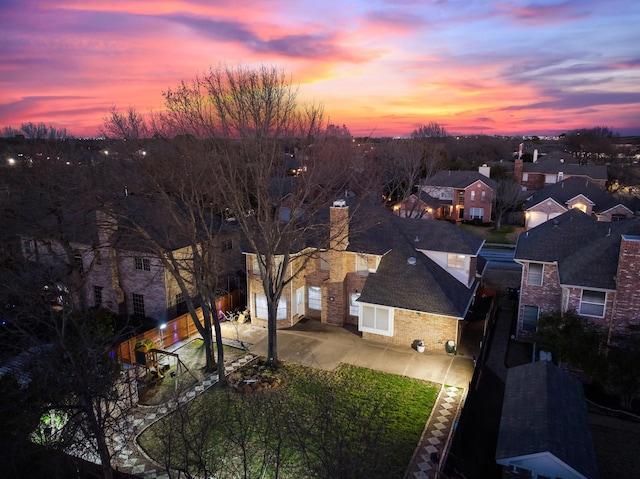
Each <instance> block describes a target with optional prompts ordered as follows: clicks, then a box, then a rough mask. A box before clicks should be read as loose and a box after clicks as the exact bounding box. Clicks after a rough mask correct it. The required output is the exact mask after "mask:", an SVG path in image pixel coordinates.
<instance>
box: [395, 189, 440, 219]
mask: <svg viewBox="0 0 640 479" xmlns="http://www.w3.org/2000/svg"><path fill="white" fill-rule="evenodd" d="M442 206H443V205H442V204H441V203H440V200H439V199H437V198H434V197H433V196H431V195H430V194H428V193H426V192H424V191H419V192H417V193H413V194H411V195H410V196H409V198H407V199H406V200H405V201H402V202H400V203H397V204H395V205H393V212H394V214H396V215H397V216H400V217H402V218H420V219H424V220H432V219H443V218H440V217H438V215H439V214H440V213H441V212H442V210H441V207H442Z"/></svg>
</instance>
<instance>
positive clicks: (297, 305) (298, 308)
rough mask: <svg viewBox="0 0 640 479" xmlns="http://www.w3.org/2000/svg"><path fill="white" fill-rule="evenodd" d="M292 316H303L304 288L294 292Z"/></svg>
mask: <svg viewBox="0 0 640 479" xmlns="http://www.w3.org/2000/svg"><path fill="white" fill-rule="evenodd" d="M292 313H293V315H294V316H295V315H296V314H304V286H301V287H300V288H298V289H297V290H296V300H295V301H294V303H293V311H292Z"/></svg>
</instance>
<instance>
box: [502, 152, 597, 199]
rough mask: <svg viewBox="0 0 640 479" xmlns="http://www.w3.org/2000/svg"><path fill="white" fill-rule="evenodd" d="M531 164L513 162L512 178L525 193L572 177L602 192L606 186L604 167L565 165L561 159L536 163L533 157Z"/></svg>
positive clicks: (535, 158) (550, 159)
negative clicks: (596, 187) (587, 182)
mask: <svg viewBox="0 0 640 479" xmlns="http://www.w3.org/2000/svg"><path fill="white" fill-rule="evenodd" d="M534 160H535V161H534V162H533V163H528V162H527V163H525V162H524V161H522V160H521V159H518V160H515V163H514V166H513V176H514V177H515V178H516V180H518V183H520V185H522V189H523V190H525V191H535V190H541V189H542V188H544V187H545V186H547V185H552V184H554V183H558V182H560V181H563V180H566V179H568V178H572V177H580V178H583V179H585V180H589V181H590V182H592V183H593V184H595V185H596V186H598V187H600V188H602V189H603V190H604V189H605V188H606V186H607V179H608V176H607V167H606V165H583V164H577V163H567V162H565V160H564V159H562V158H556V159H552V158H549V159H545V160H541V161H537V157H536V156H535V155H534Z"/></svg>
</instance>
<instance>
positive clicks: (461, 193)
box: [458, 190, 464, 206]
mask: <svg viewBox="0 0 640 479" xmlns="http://www.w3.org/2000/svg"><path fill="white" fill-rule="evenodd" d="M458 204H459V205H460V206H464V190H460V191H458Z"/></svg>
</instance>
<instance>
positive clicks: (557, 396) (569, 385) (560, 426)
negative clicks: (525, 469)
mask: <svg viewBox="0 0 640 479" xmlns="http://www.w3.org/2000/svg"><path fill="white" fill-rule="evenodd" d="M541 452H549V453H551V454H553V455H554V456H556V457H557V458H558V459H560V460H561V461H563V462H564V463H565V464H567V465H569V466H570V467H572V468H574V469H575V470H577V471H579V472H580V473H581V474H583V475H584V476H585V477H587V478H590V479H591V478H597V477H598V469H597V464H596V461H595V453H594V450H593V442H592V439H591V431H590V429H589V419H588V415H587V408H586V403H585V399H584V392H583V390H582V384H580V382H579V381H578V380H577V379H575V378H574V377H572V376H571V375H570V374H569V373H567V372H565V371H563V370H561V369H560V368H558V367H557V366H555V365H554V364H552V363H551V362H549V361H538V362H535V363H530V364H525V365H522V366H517V367H514V368H510V369H509V370H508V373H507V382H506V385H505V392H504V402H503V404H502V418H501V420H500V430H499V434H498V443H497V446H496V459H498V460H499V459H507V458H511V457H518V456H524V455H529V454H537V453H541Z"/></svg>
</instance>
